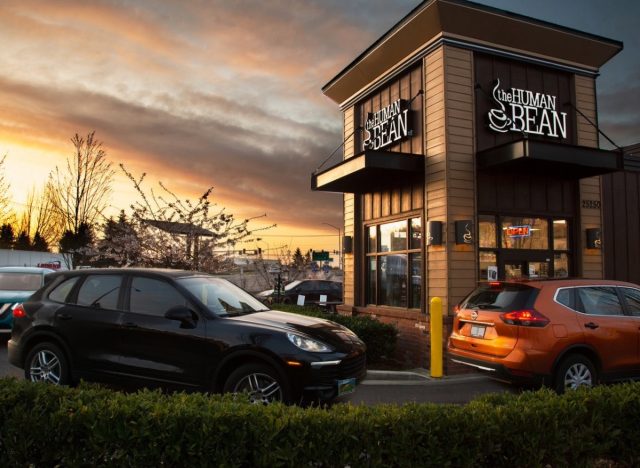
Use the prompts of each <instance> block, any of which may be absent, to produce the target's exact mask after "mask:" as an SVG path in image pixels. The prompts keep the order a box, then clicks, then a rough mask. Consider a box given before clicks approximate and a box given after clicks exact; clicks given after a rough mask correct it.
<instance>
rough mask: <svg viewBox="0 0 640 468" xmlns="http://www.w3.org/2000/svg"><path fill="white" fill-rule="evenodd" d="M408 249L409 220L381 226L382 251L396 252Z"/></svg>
mask: <svg viewBox="0 0 640 468" xmlns="http://www.w3.org/2000/svg"><path fill="white" fill-rule="evenodd" d="M406 249H407V222H406V221H398V222H397V223H389V224H383V225H381V226H380V252H394V251H397V250H406Z"/></svg>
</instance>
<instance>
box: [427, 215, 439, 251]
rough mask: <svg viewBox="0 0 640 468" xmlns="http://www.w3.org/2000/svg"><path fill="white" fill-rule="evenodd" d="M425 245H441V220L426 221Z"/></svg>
mask: <svg viewBox="0 0 640 468" xmlns="http://www.w3.org/2000/svg"><path fill="white" fill-rule="evenodd" d="M427 245H442V221H427Z"/></svg>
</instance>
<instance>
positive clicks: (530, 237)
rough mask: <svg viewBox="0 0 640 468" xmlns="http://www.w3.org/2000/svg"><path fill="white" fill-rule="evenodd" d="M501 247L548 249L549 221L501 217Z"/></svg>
mask: <svg viewBox="0 0 640 468" xmlns="http://www.w3.org/2000/svg"><path fill="white" fill-rule="evenodd" d="M502 247H503V248H506V249H537V250H546V249H548V248H549V222H548V221H547V220H546V219H541V218H503V219H502Z"/></svg>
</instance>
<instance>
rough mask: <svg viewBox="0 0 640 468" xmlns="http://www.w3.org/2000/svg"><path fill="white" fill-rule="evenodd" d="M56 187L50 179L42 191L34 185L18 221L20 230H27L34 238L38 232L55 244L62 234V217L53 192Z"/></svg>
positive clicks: (44, 238)
mask: <svg viewBox="0 0 640 468" xmlns="http://www.w3.org/2000/svg"><path fill="white" fill-rule="evenodd" d="M54 190H55V189H54V188H53V184H52V183H51V181H48V182H47V184H46V185H45V187H44V188H43V190H42V191H38V190H36V188H35V187H33V188H32V189H31V190H30V191H29V194H28V195H27V201H26V203H25V208H24V210H23V212H22V215H21V216H20V219H19V221H18V225H17V226H18V232H23V231H24V232H26V233H27V234H29V236H31V237H32V238H33V239H35V238H36V234H37V235H38V237H39V238H40V239H41V241H44V242H45V243H46V244H48V245H53V244H54V243H55V242H57V240H58V239H59V238H60V236H61V235H62V232H63V230H62V227H63V221H62V217H61V216H60V214H59V213H58V211H57V210H56V209H54V206H53V202H52V200H53V198H54V197H53V196H52V195H51V193H52V192H53V191H54Z"/></svg>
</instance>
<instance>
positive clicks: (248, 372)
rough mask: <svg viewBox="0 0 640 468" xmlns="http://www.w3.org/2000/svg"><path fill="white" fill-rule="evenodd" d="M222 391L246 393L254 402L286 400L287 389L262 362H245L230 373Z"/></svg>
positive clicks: (273, 371) (268, 402)
mask: <svg viewBox="0 0 640 468" xmlns="http://www.w3.org/2000/svg"><path fill="white" fill-rule="evenodd" d="M224 392H231V393H246V394H247V395H248V397H249V401H250V402H251V403H254V404H263V405H268V404H270V403H273V402H276V401H281V402H285V403H286V402H288V399H289V397H288V394H287V389H286V386H285V384H284V382H282V379H281V378H280V377H279V376H278V373H277V372H276V371H275V370H274V369H272V368H271V367H269V366H266V365H264V364H258V363H256V364H245V365H243V366H241V367H239V368H238V369H236V370H235V371H233V372H232V373H231V375H230V376H229V378H228V379H227V381H226V382H225V384H224Z"/></svg>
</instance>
